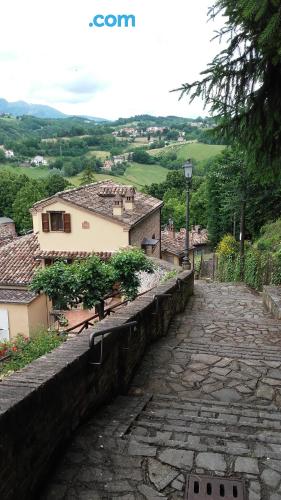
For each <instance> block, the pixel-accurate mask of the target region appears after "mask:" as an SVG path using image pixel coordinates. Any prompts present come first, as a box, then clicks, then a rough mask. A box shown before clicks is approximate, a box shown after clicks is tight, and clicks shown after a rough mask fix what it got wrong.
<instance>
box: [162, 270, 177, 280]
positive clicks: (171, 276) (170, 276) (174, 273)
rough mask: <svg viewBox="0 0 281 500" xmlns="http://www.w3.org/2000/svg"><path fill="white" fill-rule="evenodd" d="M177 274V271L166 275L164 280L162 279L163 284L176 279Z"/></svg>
mask: <svg viewBox="0 0 281 500" xmlns="http://www.w3.org/2000/svg"><path fill="white" fill-rule="evenodd" d="M177 274H178V272H177V271H176V270H174V271H169V272H167V273H165V274H164V276H163V278H162V279H161V283H166V281H168V280H170V279H171V278H175V277H176V276H177Z"/></svg>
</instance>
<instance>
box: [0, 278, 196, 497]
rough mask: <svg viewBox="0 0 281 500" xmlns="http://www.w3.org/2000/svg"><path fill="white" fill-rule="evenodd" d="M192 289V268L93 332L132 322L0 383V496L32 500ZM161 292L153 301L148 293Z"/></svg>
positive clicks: (75, 343)
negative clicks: (67, 446) (91, 345)
mask: <svg viewBox="0 0 281 500" xmlns="http://www.w3.org/2000/svg"><path fill="white" fill-rule="evenodd" d="M192 293H193V273H192V272H191V271H186V272H182V273H181V275H180V279H179V280H177V279H176V278H172V279H170V280H169V281H167V282H166V283H165V284H163V285H160V286H158V287H157V288H155V289H153V292H151V291H150V292H147V293H146V294H145V295H143V296H142V297H139V298H137V299H136V300H135V301H134V302H132V303H130V304H128V305H127V306H124V307H122V308H120V309H119V310H118V312H117V311H116V313H115V314H114V316H112V317H108V318H107V319H105V320H103V321H102V322H100V323H99V324H98V325H97V326H96V327H95V330H94V331H101V330H104V329H105V328H112V327H116V326H121V325H123V324H125V323H128V322H131V321H136V322H137V325H136V327H135V331H133V330H132V331H131V334H130V335H129V330H128V329H122V330H121V331H120V332H119V333H108V334H107V335H105V336H104V343H103V357H102V364H101V365H100V366H99V365H93V364H91V362H99V360H100V346H101V337H98V338H97V339H96V342H97V344H96V345H95V347H94V348H93V349H91V350H90V349H89V336H90V333H91V331H90V330H88V331H86V332H84V333H82V334H81V335H79V336H76V337H74V338H71V339H69V340H68V341H67V342H65V343H63V344H62V345H61V346H60V347H59V348H57V349H55V350H54V351H52V352H51V353H49V354H47V355H46V356H43V357H41V358H39V359H37V360H36V361H33V362H32V363H31V364H30V365H28V366H27V367H26V368H24V369H23V370H21V371H20V372H17V373H14V374H13V375H11V376H10V377H8V378H6V379H5V380H4V381H3V382H1V383H0V428H1V434H0V498H1V500H18V498H21V499H22V500H25V499H26V500H27V499H28V500H30V499H31V498H38V496H37V497H36V492H37V491H38V487H39V485H40V483H42V481H43V480H44V479H45V477H46V475H47V474H48V471H49V469H50V466H51V464H52V462H53V460H54V455H55V454H56V453H57V452H58V451H59V450H60V449H61V448H62V447H63V446H64V444H65V442H66V441H67V440H68V439H69V437H70V436H71V434H72V433H73V431H74V429H75V428H76V427H77V426H78V425H79V423H80V422H81V420H82V419H83V418H85V417H86V416H87V414H88V413H89V411H91V412H93V411H95V409H96V408H97V407H98V406H100V405H101V404H102V403H103V402H105V401H107V400H109V399H110V398H111V397H112V396H114V395H116V394H118V393H125V392H126V390H127V387H128V384H129V382H130V380H131V378H132V375H133V373H134V371H135V370H136V367H137V366H138V364H139V363H140V361H141V359H142V356H143V354H144V351H145V348H146V346H147V345H148V344H149V343H150V342H152V341H153V340H154V339H157V338H159V337H161V336H163V335H165V334H166V333H167V330H168V327H169V324H170V321H171V319H172V318H173V317H174V316H175V314H177V313H178V312H180V311H182V310H183V309H184V306H185V304H186V303H187V301H188V297H189V296H190V295H192ZM160 294H169V296H162V297H160V298H159V300H158V301H157V300H156V299H155V295H160Z"/></svg>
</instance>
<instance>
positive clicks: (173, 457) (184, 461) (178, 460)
mask: <svg viewBox="0 0 281 500" xmlns="http://www.w3.org/2000/svg"><path fill="white" fill-rule="evenodd" d="M158 458H159V460H161V462H164V463H166V464H169V465H172V466H174V467H177V468H178V469H184V470H191V468H192V464H193V458H194V452H193V451H187V450H175V449H174V448H167V449H166V450H164V451H162V452H161V453H160V454H159V456H158Z"/></svg>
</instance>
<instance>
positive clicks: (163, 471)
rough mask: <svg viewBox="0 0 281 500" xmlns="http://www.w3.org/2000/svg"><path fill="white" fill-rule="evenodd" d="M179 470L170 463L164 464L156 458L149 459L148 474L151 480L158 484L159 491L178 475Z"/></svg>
mask: <svg viewBox="0 0 281 500" xmlns="http://www.w3.org/2000/svg"><path fill="white" fill-rule="evenodd" d="M178 474H179V473H178V471H177V470H175V469H173V468H172V467H170V466H169V465H165V464H162V463H161V462H159V461H158V460H155V459H154V458H150V459H149V460H148V475H149V479H150V481H151V482H152V483H153V484H154V485H155V486H156V488H157V490H158V491H161V490H163V489H164V488H166V486H168V484H170V483H171V482H172V481H173V480H174V479H175V478H176V477H177V476H178Z"/></svg>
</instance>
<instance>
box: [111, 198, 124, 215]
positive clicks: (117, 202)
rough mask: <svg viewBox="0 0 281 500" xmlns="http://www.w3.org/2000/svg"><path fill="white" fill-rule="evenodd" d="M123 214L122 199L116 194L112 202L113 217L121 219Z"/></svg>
mask: <svg viewBox="0 0 281 500" xmlns="http://www.w3.org/2000/svg"><path fill="white" fill-rule="evenodd" d="M122 214H123V199H122V197H121V196H120V194H117V195H116V196H115V198H114V201H113V215H116V216H117V217H121V216H122Z"/></svg>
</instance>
